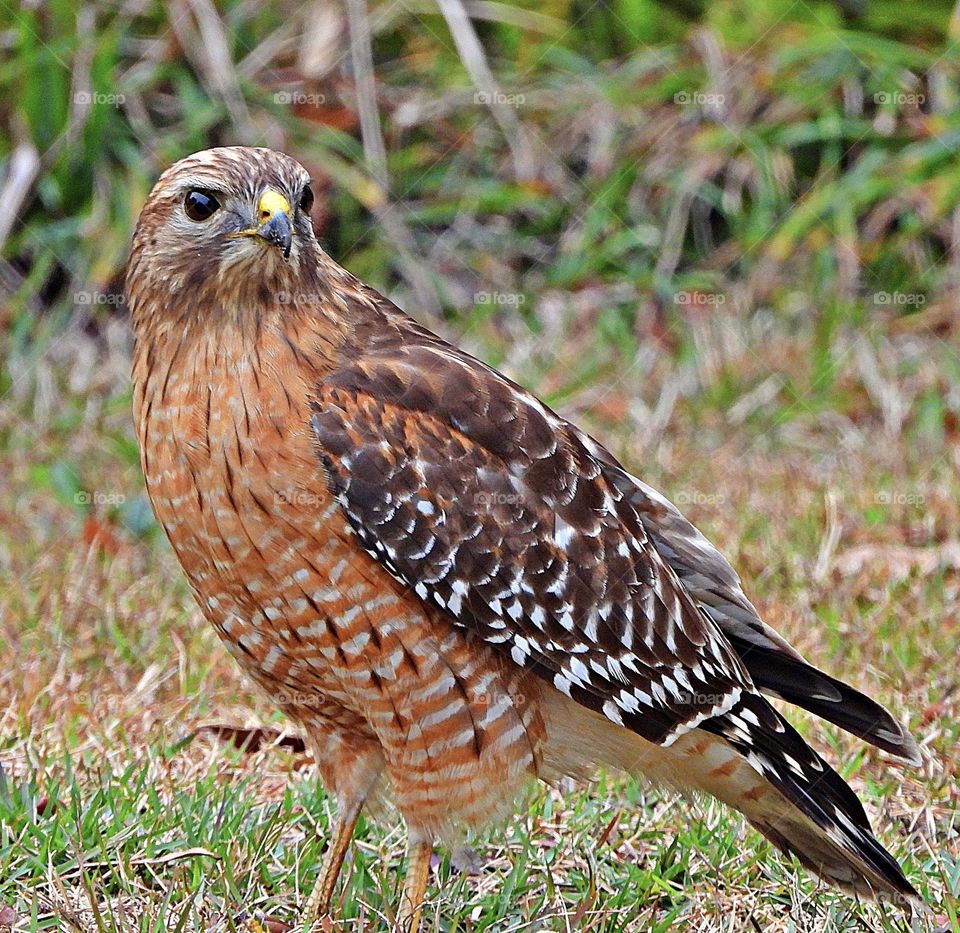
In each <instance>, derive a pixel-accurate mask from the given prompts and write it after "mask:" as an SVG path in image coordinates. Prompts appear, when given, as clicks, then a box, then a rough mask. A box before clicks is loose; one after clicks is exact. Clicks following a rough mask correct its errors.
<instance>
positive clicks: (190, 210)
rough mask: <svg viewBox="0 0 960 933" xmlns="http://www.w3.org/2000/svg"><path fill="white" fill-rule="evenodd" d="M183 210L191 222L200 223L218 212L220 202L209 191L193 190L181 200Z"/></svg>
mask: <svg viewBox="0 0 960 933" xmlns="http://www.w3.org/2000/svg"><path fill="white" fill-rule="evenodd" d="M183 210H184V212H185V213H186V215H187V217H189V218H190V219H191V220H195V221H196V222H197V223H202V222H203V221H205V220H209V219H210V218H211V217H212V216H213V215H214V214H215V213H216V212H217V211H218V210H220V202H219V201H218V200H217V199H216V198H215V197H214V196H213V195H212V194H211V193H210V192H209V191H201V190H200V189H199V188H193V189H191V190H190V191H188V192H187V196H186V197H185V198H184V199H183Z"/></svg>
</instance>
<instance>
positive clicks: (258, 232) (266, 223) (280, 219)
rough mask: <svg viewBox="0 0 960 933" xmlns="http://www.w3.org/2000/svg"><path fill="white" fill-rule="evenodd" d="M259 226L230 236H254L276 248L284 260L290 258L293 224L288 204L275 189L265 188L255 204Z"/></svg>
mask: <svg viewBox="0 0 960 933" xmlns="http://www.w3.org/2000/svg"><path fill="white" fill-rule="evenodd" d="M257 216H258V217H259V219H260V224H259V226H257V227H251V228H250V229H249V230H240V231H238V232H237V233H233V234H230V236H235V237H237V236H256V237H260V239H261V240H265V241H266V242H267V243H269V244H270V245H271V246H276V247H277V248H278V249H279V250H280V251H281V252H282V253H283V258H284V259H289V258H290V247H291V246H292V244H293V224H292V223H291V221H290V202H289V201H288V200H287V199H286V198H285V197H284V196H283V195H282V194H281V193H280V192H279V191H277V190H276V189H274V188H267V189H266V190H265V191H264V192H263V194H262V195H260V201H259V203H258V204H257Z"/></svg>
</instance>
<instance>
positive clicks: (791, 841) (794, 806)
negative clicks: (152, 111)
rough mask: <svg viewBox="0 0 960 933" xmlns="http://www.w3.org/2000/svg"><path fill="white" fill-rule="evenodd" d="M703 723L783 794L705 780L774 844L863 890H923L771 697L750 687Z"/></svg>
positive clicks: (902, 896) (869, 893)
mask: <svg viewBox="0 0 960 933" xmlns="http://www.w3.org/2000/svg"><path fill="white" fill-rule="evenodd" d="M700 728H701V729H702V730H704V731H705V732H708V733H710V734H712V735H715V736H717V737H720V738H722V739H724V740H725V742H727V743H729V745H730V746H732V747H733V748H734V749H735V750H736V751H737V753H738V754H739V756H740V757H741V758H742V759H743V760H744V761H745V762H746V763H747V764H748V765H749V766H750V768H751V769H752V770H753V771H754V772H756V773H757V774H758V775H760V776H761V777H762V778H763V779H764V781H765V782H766V783H767V784H768V785H769V786H770V787H772V788H773V789H774V790H775V791H776V792H777V795H779V797H780V798H782V800H780V801H778V800H776V798H775V797H773V795H771V794H769V793H764V792H763V789H762V786H761V787H758V786H753V787H752V788H751V789H744V787H743V779H742V776H741V777H740V780H739V782H738V781H729V782H726V783H718V782H715V785H716V786H712V787H707V788H705V789H707V790H709V791H710V792H711V793H713V794H714V795H715V796H717V797H719V798H720V799H721V800H724V802H726V803H729V804H730V805H732V806H734V807H736V808H737V809H738V810H740V811H741V812H743V814H744V815H745V816H746V817H747V818H748V819H749V820H750V822H751V823H752V824H753V825H754V826H755V827H756V828H757V829H758V830H759V831H760V832H762V833H763V834H764V835H765V836H766V837H767V838H768V839H769V840H770V841H771V842H772V843H773V844H774V845H775V846H777V848H779V849H780V850H781V851H783V852H788V853H792V854H794V855H795V856H796V857H797V858H798V859H799V860H800V862H801V863H802V864H803V865H804V866H806V867H807V868H809V869H810V870H811V871H812V872H814V873H815V874H817V875H820V876H821V877H823V878H825V879H826V880H828V881H830V882H831V883H833V884H836V885H838V886H840V887H842V888H845V889H847V890H849V891H853V892H855V893H857V894H859V895H862V896H866V897H875V898H876V897H888V898H893V899H896V900H897V901H898V902H902V903H905V902H906V901H907V899H908V898H915V897H917V896H918V895H917V892H916V891H915V890H914V888H913V886H912V885H911V884H910V882H909V881H908V880H907V879H906V877H905V876H904V874H903V871H902V870H901V869H900V866H899V865H898V864H897V862H896V860H895V859H894V858H893V856H891V855H890V853H889V852H887V850H886V849H884V848H883V846H882V845H880V843H879V842H877V840H876V839H875V838H874V836H873V833H872V831H871V829H870V823H869V822H868V820H867V815H866V813H864V810H863V806H862V805H861V803H860V801H859V800H858V799H857V796H856V794H854V792H853V791H852V790H851V789H850V787H849V786H848V785H847V784H846V782H845V781H844V780H843V778H841V777H840V775H839V774H837V772H836V771H834V770H833V769H832V768H831V767H830V766H829V765H828V764H827V763H826V762H825V761H824V760H823V759H822V758H821V757H820V756H819V755H818V754H817V753H816V752H815V751H813V749H811V748H810V747H809V746H808V745H807V743H806V742H804V740H803V739H802V738H801V736H800V735H799V733H797V732H796V730H795V729H793V728H792V727H791V726H790V724H789V723H788V722H787V721H786V720H785V719H784V718H783V717H782V716H781V715H780V714H779V713H778V712H777V711H776V710H775V709H774V708H773V707H772V706H770V704H769V703H767V701H766V700H764V699H763V698H762V697H760V696H758V695H756V694H749V695H746V696H744V697H743V698H742V699H741V700H740V702H739V703H737V705H736V706H734V707H733V708H732V709H731V710H730V711H729V712H727V713H725V714H722V715H720V716H717V717H715V718H713V719H710V720H708V721H706V722H704V723H703V724H702V725H701V727H700ZM720 770H721V769H720V768H717V769H714V771H715V772H719V771H720ZM772 798H773V799H772Z"/></svg>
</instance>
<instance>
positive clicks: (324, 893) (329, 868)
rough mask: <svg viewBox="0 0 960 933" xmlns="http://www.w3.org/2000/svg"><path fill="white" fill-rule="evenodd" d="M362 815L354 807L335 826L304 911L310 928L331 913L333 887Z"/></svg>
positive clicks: (307, 926) (340, 817)
mask: <svg viewBox="0 0 960 933" xmlns="http://www.w3.org/2000/svg"><path fill="white" fill-rule="evenodd" d="M359 815H360V808H359V807H354V808H352V809H351V810H349V811H347V812H345V813H343V814H341V815H340V816H339V817H338V818H337V822H336V823H335V824H334V827H333V839H331V840H330V848H328V849H327V854H326V856H325V857H324V860H323V867H322V868H321V869H320V877H319V878H317V883H316V884H315V885H314V886H313V891H312V892H311V894H310V899H309V900H308V901H307V906H306V908H305V909H304V912H303V921H304V924H305V926H306V928H307V929H308V930H310V929H312V927H313V924H314V922H315V921H316V919H317V918H318V917H321V916H323V915H324V914H328V913H330V902H331V900H333V889H334V888H335V887H336V885H337V878H338V877H339V875H340V869H341V868H342V867H343V859H344V857H345V856H346V854H347V849H349V848H350V839H351V838H352V837H353V830H354V827H355V826H356V825H357V817H358V816H359Z"/></svg>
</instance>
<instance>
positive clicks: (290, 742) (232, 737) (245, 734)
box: [188, 723, 307, 755]
mask: <svg viewBox="0 0 960 933" xmlns="http://www.w3.org/2000/svg"><path fill="white" fill-rule="evenodd" d="M198 735H212V736H213V737H214V738H217V739H220V740H221V741H223V742H230V743H231V744H232V745H233V746H234V747H236V748H239V749H240V750H241V751H244V752H258V751H260V749H262V748H267V747H269V746H271V745H279V746H280V747H281V748H286V749H288V750H289V751H291V752H293V753H294V754H295V755H303V754H304V753H305V752H306V750H307V745H306V743H305V742H304V741H303V739H301V738H300V736H298V735H292V734H290V733H286V732H280V731H279V730H278V729H242V728H240V727H239V726H228V725H223V724H221V723H210V724H209V725H205V726H200V727H199V728H198V729H195V730H194V731H193V732H191V733H190V735H189V736H188V738H189V739H193V738H195V737H196V736H198Z"/></svg>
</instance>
